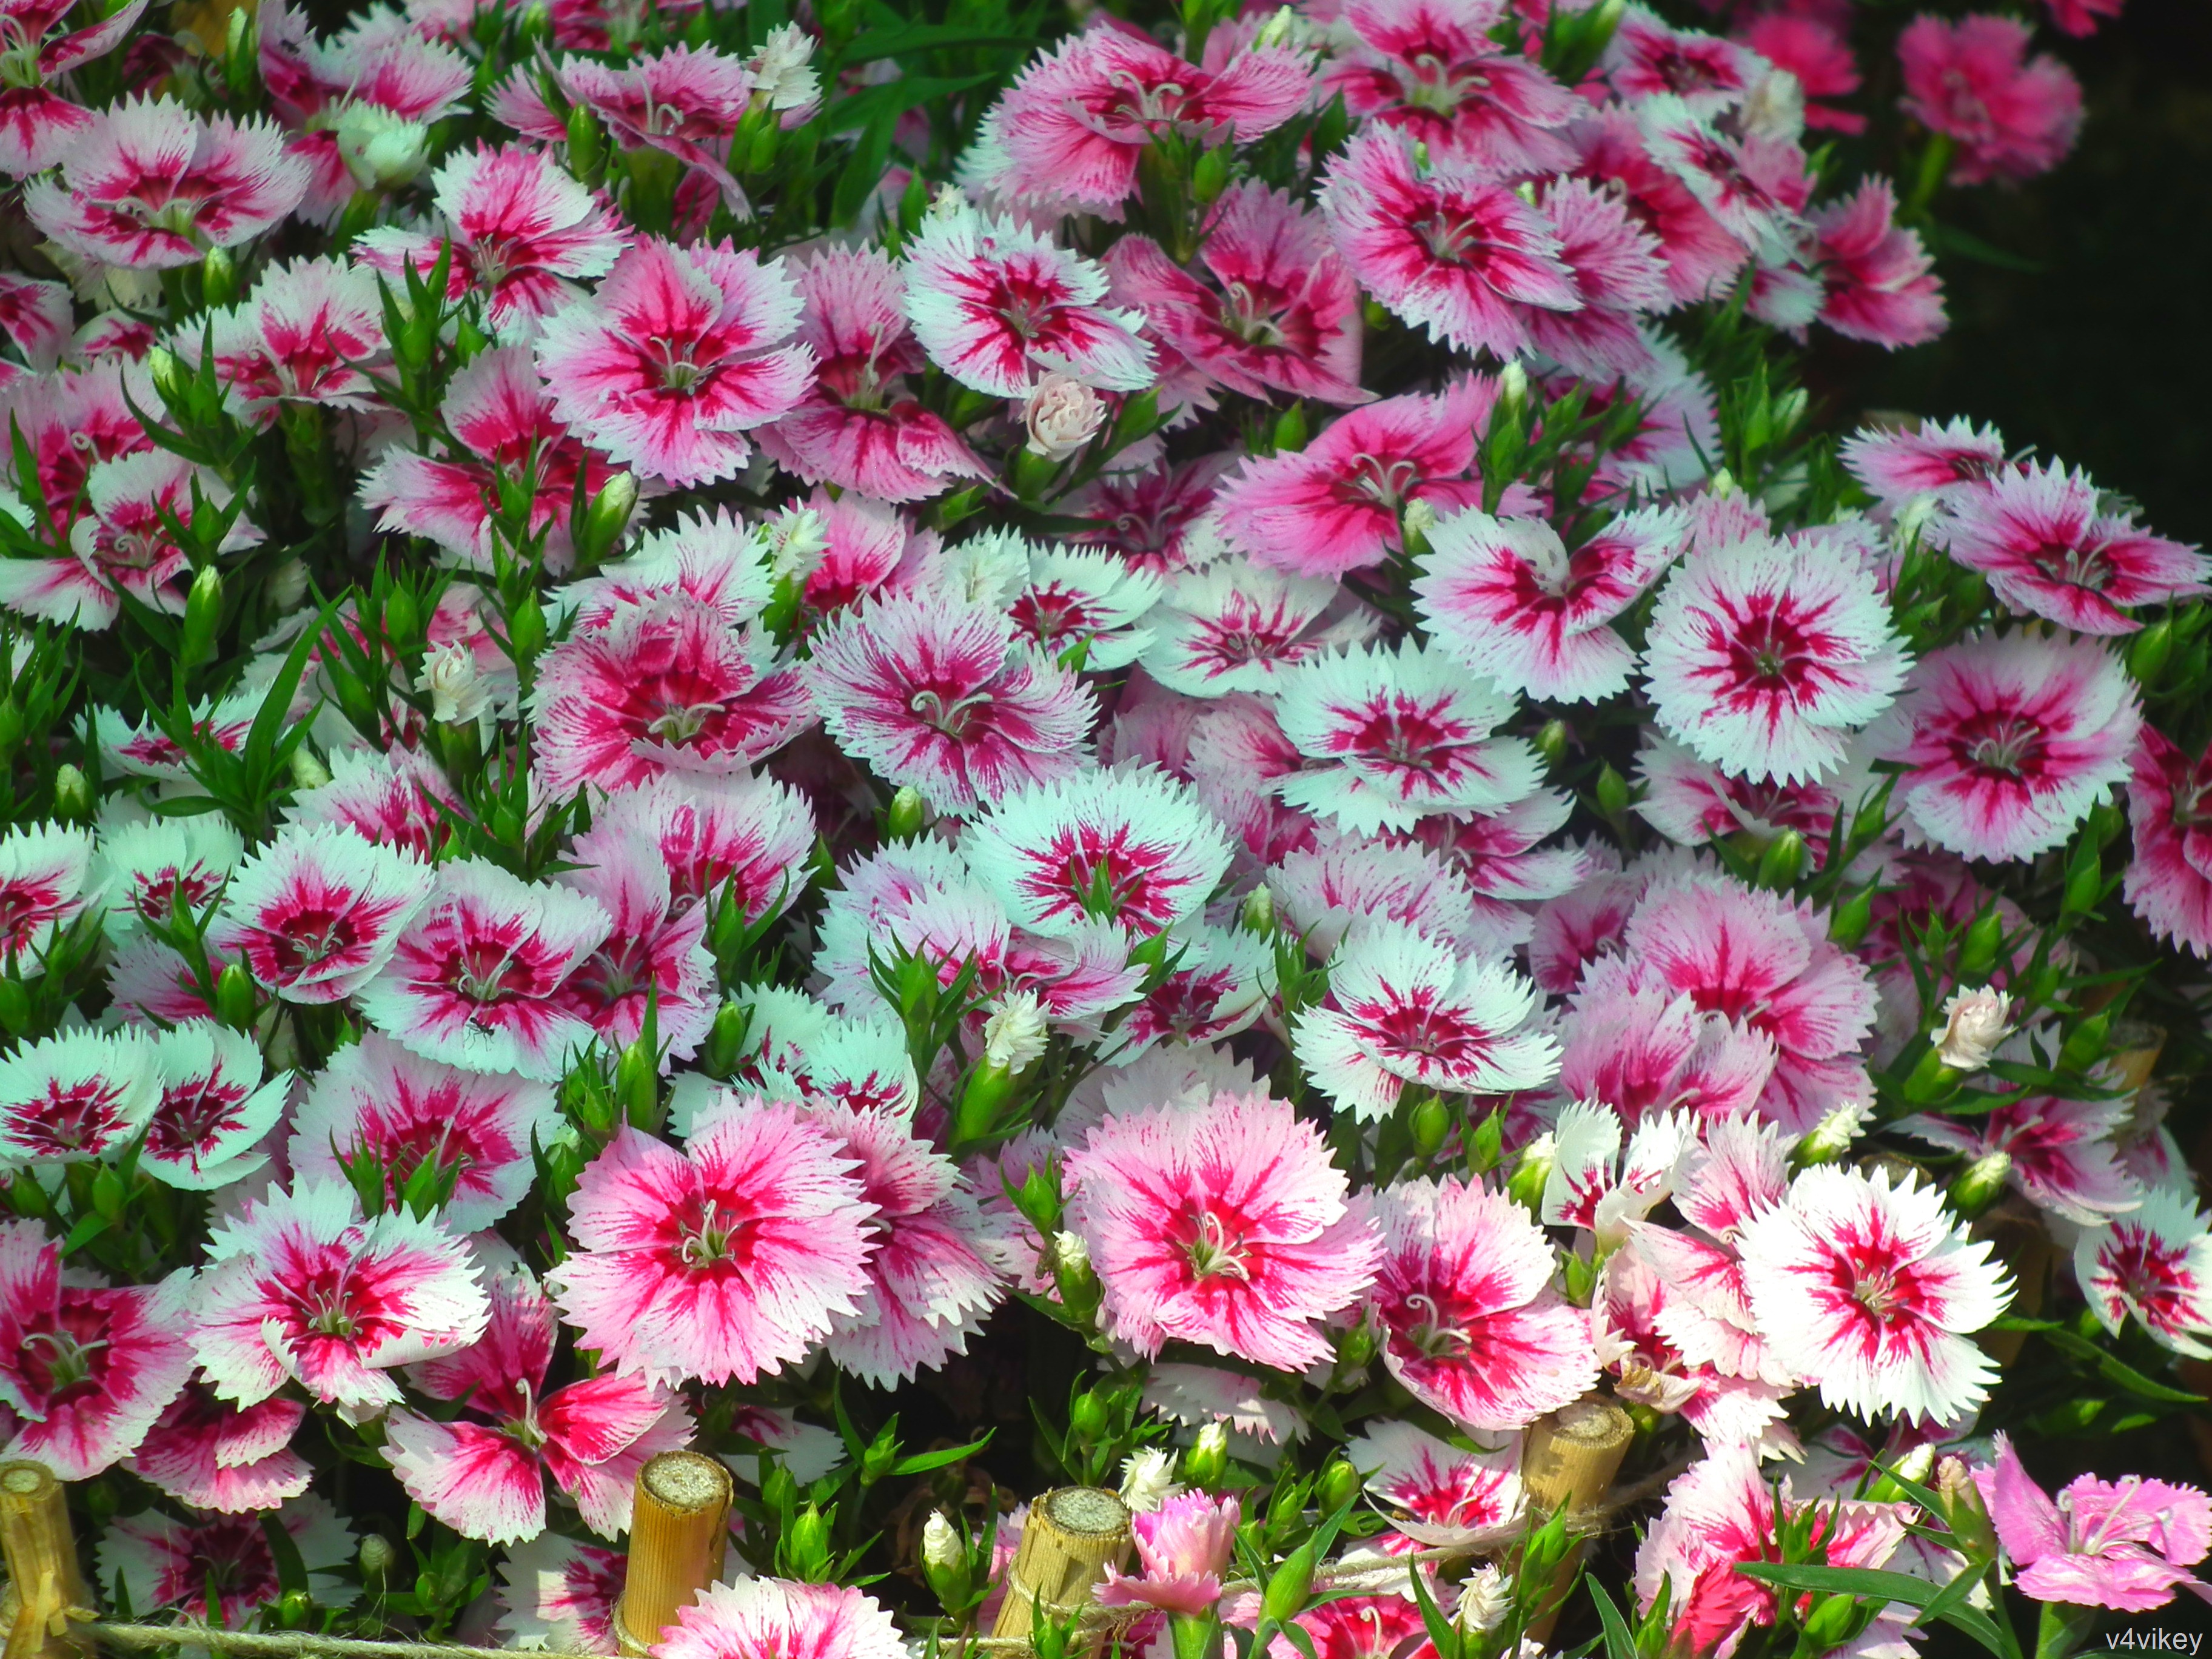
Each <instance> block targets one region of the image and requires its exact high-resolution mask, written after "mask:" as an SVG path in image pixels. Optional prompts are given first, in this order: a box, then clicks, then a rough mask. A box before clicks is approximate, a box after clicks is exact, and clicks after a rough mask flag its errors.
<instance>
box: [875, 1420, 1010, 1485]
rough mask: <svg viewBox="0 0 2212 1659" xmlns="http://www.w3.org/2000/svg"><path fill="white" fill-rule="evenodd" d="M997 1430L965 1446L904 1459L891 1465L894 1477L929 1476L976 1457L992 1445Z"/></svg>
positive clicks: (920, 1453)
mask: <svg viewBox="0 0 2212 1659" xmlns="http://www.w3.org/2000/svg"><path fill="white" fill-rule="evenodd" d="M996 1432H997V1431H996V1430H995V1429H994V1430H990V1431H986V1432H985V1434H984V1436H983V1437H982V1438H981V1439H980V1440H971V1441H969V1443H967V1444H966V1445H964V1446H946V1447H944V1448H942V1449H939V1450H937V1451H929V1452H916V1453H915V1455H913V1456H911V1457H902V1458H900V1459H899V1461H898V1462H896V1463H894V1464H892V1465H891V1468H890V1473H891V1474H892V1475H894V1476H896V1475H902V1474H928V1473H929V1471H930V1470H932V1469H941V1468H944V1467H945V1465H946V1464H948V1463H957V1462H959V1461H960V1460H961V1459H962V1458H963V1457H969V1456H972V1455H975V1453H977V1452H979V1451H981V1450H982V1449H983V1448H984V1447H986V1446H987V1445H989V1444H990V1443H991V1436H992V1435H993V1434H995V1433H996Z"/></svg>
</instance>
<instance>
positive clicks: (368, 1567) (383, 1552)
mask: <svg viewBox="0 0 2212 1659" xmlns="http://www.w3.org/2000/svg"><path fill="white" fill-rule="evenodd" d="M360 1559H361V1576H362V1579H363V1580H364V1581H365V1582H367V1583H376V1582H377V1581H378V1580H380V1579H381V1578H382V1577H384V1575H385V1574H386V1573H387V1572H390V1571H392V1559H393V1556H392V1541H391V1540H390V1539H388V1538H386V1537H385V1535H384V1534H382V1533H376V1532H373V1533H371V1534H369V1535H368V1537H366V1538H364V1539H362V1541H361V1557H360Z"/></svg>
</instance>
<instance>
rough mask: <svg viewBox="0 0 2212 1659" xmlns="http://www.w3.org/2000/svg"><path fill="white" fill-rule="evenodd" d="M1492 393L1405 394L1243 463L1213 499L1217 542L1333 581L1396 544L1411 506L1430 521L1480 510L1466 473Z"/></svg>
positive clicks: (1475, 384) (1480, 380) (1482, 381)
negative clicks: (1426, 512)
mask: <svg viewBox="0 0 2212 1659" xmlns="http://www.w3.org/2000/svg"><path fill="white" fill-rule="evenodd" d="M1497 395H1498V393H1497V386H1496V385H1495V383H1494V382H1492V381H1491V380H1488V379H1486V378H1484V377H1480V376H1475V375H1469V376H1467V377H1465V378H1463V379H1460V380H1453V381H1452V382H1450V383H1449V385H1448V386H1446V388H1445V389H1444V391H1443V392H1441V393H1439V394H1437V396H1435V397H1424V396H1422V395H1420V394H1419V393H1409V394H1407V396H1405V397H1402V398H1389V399H1388V400H1387V401H1385V402H1383V403H1379V404H1370V405H1369V406H1368V407H1367V408H1365V409H1359V410H1353V411H1352V413H1350V414H1348V415H1344V416H1340V417H1339V418H1338V419H1337V420H1336V422H1334V424H1332V425H1331V426H1330V427H1329V428H1328V429H1327V430H1326V431H1324V432H1322V435H1320V436H1319V437H1318V438H1316V439H1315V440H1314V441H1313V442H1311V443H1310V444H1308V445H1307V446H1306V447H1304V449H1301V450H1289V451H1285V452H1284V453H1280V454H1276V455H1270V456H1267V457H1266V458H1264V459H1252V460H1248V461H1246V462H1245V463H1244V466H1243V471H1240V472H1238V473H1237V474H1236V475H1235V476H1234V477H1230V478H1228V479H1226V480H1225V481H1224V482H1223V483H1222V486H1221V489H1220V493H1219V495H1218V498H1217V499H1218V513H1219V529H1220V532H1221V536H1222V538H1223V539H1224V540H1225V541H1226V542H1228V543H1229V544H1230V545H1231V546H1232V547H1234V548H1236V549H1237V550H1239V551H1241V552H1243V553H1246V554H1249V555H1250V556H1251V557H1252V558H1253V559H1255V561H1257V562H1259V563H1261V564H1263V565H1267V566H1271V567H1273V568H1275V569H1278V570H1284V571H1287V572H1289V573H1291V574H1293V575H1298V576H1339V575H1342V574H1344V573H1345V572H1346V571H1347V570H1358V569H1360V568H1364V567H1365V566H1368V565H1374V564H1380V563H1382V562H1383V560H1384V558H1385V557H1387V556H1389V554H1390V553H1391V552H1393V551H1395V550H1397V549H1399V548H1401V547H1402V546H1404V544H1405V543H1404V538H1403V536H1402V533H1401V515H1402V514H1403V513H1404V512H1405V510H1406V508H1407V507H1408V506H1410V505H1411V504H1412V503H1413V502H1415V501H1422V502H1425V503H1426V504H1427V505H1428V507H1430V508H1431V510H1433V511H1435V512H1437V513H1439V514H1442V513H1448V512H1449V511H1450V510H1452V509H1453V508H1455V507H1480V505H1481V504H1482V486H1481V485H1480V483H1477V482H1475V481H1474V479H1473V478H1472V477H1470V476H1469V475H1470V474H1471V473H1472V472H1473V471H1474V447H1475V443H1476V441H1477V439H1478V437H1479V435H1480V432H1481V429H1482V428H1483V425H1484V423H1485V422H1486V421H1487V420H1488V418H1489V415H1490V409H1491V405H1492V404H1493V403H1494V402H1495V401H1496V399H1497Z"/></svg>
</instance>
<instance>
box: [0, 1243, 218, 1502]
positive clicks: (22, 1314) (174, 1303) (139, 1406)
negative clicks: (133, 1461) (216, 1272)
mask: <svg viewBox="0 0 2212 1659" xmlns="http://www.w3.org/2000/svg"><path fill="white" fill-rule="evenodd" d="M191 1304H192V1297H191V1272H190V1271H189V1270H188V1269H179V1271H178V1272H176V1273H172V1274H170V1275H169V1276H168V1277H167V1279H162V1280H161V1281H160V1282H159V1283H158V1284H154V1285H125V1286H123V1287H121V1288H119V1289H114V1290H111V1289H109V1288H108V1286H107V1285H106V1281H105V1280H103V1279H100V1277H99V1276H98V1275H97V1274H93V1273H84V1272H82V1271H79V1270H77V1269H76V1268H72V1269H71V1271H70V1275H69V1278H68V1279H67V1280H66V1281H64V1279H63V1277H62V1251H61V1245H60V1242H59V1241H58V1240H55V1239H50V1238H48V1237H46V1233H45V1231H44V1230H43V1229H41V1228H40V1225H39V1224H38V1223H37V1222H35V1221H9V1222H4V1223H0V1406H5V1407H7V1408H8V1409H9V1412H10V1413H13V1416H12V1418H11V1419H9V1422H10V1424H11V1425H12V1426H13V1427H14V1428H15V1434H14V1437H13V1438H12V1439H10V1440H9V1443H8V1444H7V1446H6V1448H5V1450H6V1454H7V1455H9V1456H10V1457H23V1458H31V1459H34V1460H35V1461H37V1462H41V1463H44V1464H45V1465H46V1467H47V1468H50V1469H52V1471H53V1472H54V1473H55V1474H57V1475H58V1476H59V1477H60V1478H61V1479H62V1480H90V1479H92V1477H93V1476H94V1475H96V1474H100V1473H101V1472H102V1471H104V1470H106V1469H107V1468H110V1467H111V1466H112V1465H113V1464H114V1463H116V1462H118V1461H119V1460H120V1459H122V1458H125V1457H127V1456H129V1455H131V1452H133V1451H134V1450H136V1449H137V1446H138V1443H140V1442H141V1441H142V1440H143V1439H144V1438H145V1437H146V1433H147V1431H149V1429H151V1428H152V1427H153V1425H154V1421H155V1419H156V1418H158V1417H160V1416H161V1413H162V1412H163V1410H165V1409H166V1408H167V1406H168V1404H169V1402H170V1401H173V1400H174V1399H175V1398H176V1397H177V1395H178V1393H179V1391H180V1390H181V1389H183V1388H184V1386H185V1378H186V1377H188V1376H191V1370H192V1347H191V1325H192V1316H191Z"/></svg>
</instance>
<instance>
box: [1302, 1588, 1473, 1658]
mask: <svg viewBox="0 0 2212 1659" xmlns="http://www.w3.org/2000/svg"><path fill="white" fill-rule="evenodd" d="M1400 1582H1401V1583H1403V1582H1404V1581H1403V1580H1401V1581H1400ZM1292 1622H1293V1623H1294V1624H1296V1625H1297V1627H1298V1630H1299V1632H1300V1633H1301V1634H1303V1635H1304V1638H1305V1640H1306V1645H1307V1646H1310V1647H1311V1648H1312V1649H1313V1651H1314V1659H1437V1648H1436V1644H1435V1643H1433V1642H1431V1640H1430V1639H1429V1635H1428V1627H1427V1626H1425V1624H1424V1623H1423V1622H1422V1620H1421V1608H1420V1604H1419V1602H1417V1601H1414V1600H1413V1595H1411V1593H1410V1592H1401V1593H1385V1594H1383V1595H1346V1596H1343V1597H1341V1598H1340V1599H1339V1600H1336V1601H1323V1602H1322V1603H1321V1604H1320V1605H1319V1606H1317V1607H1309V1608H1308V1609H1307V1610H1306V1611H1305V1612H1304V1613H1300V1614H1298V1616H1297V1619H1296V1620H1293V1621H1292ZM1267 1659H1304V1648H1302V1647H1300V1646H1299V1645H1298V1644H1297V1643H1295V1642H1293V1641H1291V1638H1289V1637H1287V1636H1278V1637H1276V1638H1274V1640H1273V1642H1271V1643H1269V1644H1268V1645H1267Z"/></svg>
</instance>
